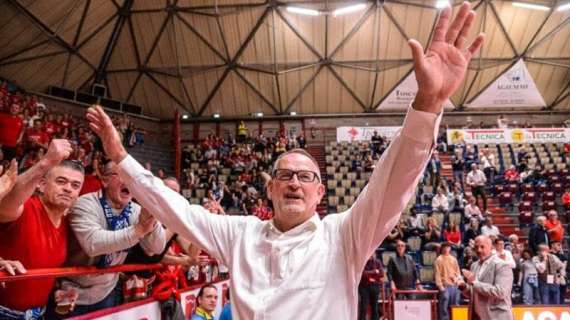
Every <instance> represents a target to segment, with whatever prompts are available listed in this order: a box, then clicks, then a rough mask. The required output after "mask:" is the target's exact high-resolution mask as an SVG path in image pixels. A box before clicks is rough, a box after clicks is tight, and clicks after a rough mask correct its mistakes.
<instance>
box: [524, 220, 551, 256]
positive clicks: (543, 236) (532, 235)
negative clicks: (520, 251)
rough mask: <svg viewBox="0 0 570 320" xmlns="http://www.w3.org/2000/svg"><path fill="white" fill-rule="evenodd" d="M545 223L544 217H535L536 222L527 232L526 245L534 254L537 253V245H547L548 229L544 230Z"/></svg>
mask: <svg viewBox="0 0 570 320" xmlns="http://www.w3.org/2000/svg"><path fill="white" fill-rule="evenodd" d="M545 225H546V217H545V216H540V217H537V218H536V224H535V225H534V226H532V227H531V228H530V231H529V233H528V247H529V249H530V251H531V252H532V253H533V254H534V255H536V254H538V246H539V245H541V244H546V245H547V246H548V245H549V238H548V231H547V230H546V227H545Z"/></svg>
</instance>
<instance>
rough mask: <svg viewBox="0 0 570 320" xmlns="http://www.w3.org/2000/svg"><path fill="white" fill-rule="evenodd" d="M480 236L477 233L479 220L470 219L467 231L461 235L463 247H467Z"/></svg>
mask: <svg viewBox="0 0 570 320" xmlns="http://www.w3.org/2000/svg"><path fill="white" fill-rule="evenodd" d="M479 235H481V232H480V231H479V220H477V219H474V218H471V219H470V220H469V225H468V226H467V230H465V233H464V234H463V246H465V247H468V246H471V244H472V243H473V242H474V241H475V238H477V236H479Z"/></svg>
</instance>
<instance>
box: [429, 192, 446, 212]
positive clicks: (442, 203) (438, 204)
mask: <svg viewBox="0 0 570 320" xmlns="http://www.w3.org/2000/svg"><path fill="white" fill-rule="evenodd" d="M431 207H432V210H433V211H434V212H441V213H444V214H448V213H449V200H448V199H447V195H446V194H445V191H444V189H443V188H438V189H437V194H436V195H435V197H433V198H432V199H431Z"/></svg>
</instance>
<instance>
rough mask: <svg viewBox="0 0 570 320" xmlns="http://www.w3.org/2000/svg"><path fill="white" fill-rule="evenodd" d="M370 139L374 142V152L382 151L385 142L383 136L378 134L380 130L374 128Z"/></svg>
mask: <svg viewBox="0 0 570 320" xmlns="http://www.w3.org/2000/svg"><path fill="white" fill-rule="evenodd" d="M370 141H371V144H372V154H378V153H379V152H380V146H381V145H382V143H383V142H384V141H383V139H382V136H380V135H379V134H378V131H376V130H374V133H373V134H372V137H371V138H370Z"/></svg>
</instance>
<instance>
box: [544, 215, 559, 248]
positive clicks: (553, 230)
mask: <svg viewBox="0 0 570 320" xmlns="http://www.w3.org/2000/svg"><path fill="white" fill-rule="evenodd" d="M544 227H545V228H546V231H547V232H548V239H549V240H550V242H562V239H564V227H563V226H562V223H561V222H560V220H558V212H556V210H550V211H548V220H546V222H545V223H544Z"/></svg>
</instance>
